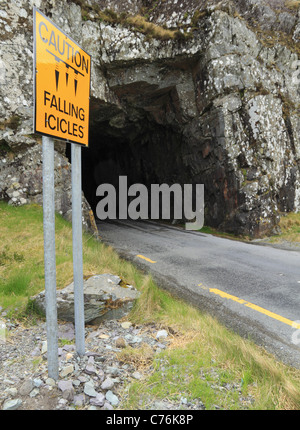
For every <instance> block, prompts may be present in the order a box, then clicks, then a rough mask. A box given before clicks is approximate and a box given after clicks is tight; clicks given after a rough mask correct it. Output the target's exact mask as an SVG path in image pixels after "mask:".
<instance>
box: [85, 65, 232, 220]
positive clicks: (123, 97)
mask: <svg viewBox="0 0 300 430" xmlns="http://www.w3.org/2000/svg"><path fill="white" fill-rule="evenodd" d="M199 64H200V61H199V58H194V59H191V58H190V59H189V60H188V61H185V60H184V59H181V60H176V62H172V63H170V64H166V63H165V62H157V63H152V64H139V65H132V66H131V67H127V68H126V69H124V68H120V69H118V68H116V69H111V70H107V71H106V80H107V90H108V91H109V92H110V93H109V97H108V100H106V101H103V100H99V99H97V98H95V97H94V98H92V99H91V104H90V106H91V108H90V139H89V142H90V143H89V148H83V150H82V170H83V172H82V173H83V192H84V195H85V197H86V199H87V200H88V202H89V204H90V206H91V208H92V210H93V212H94V215H95V218H96V220H97V217H96V206H97V203H98V201H99V197H97V195H96V190H97V187H98V186H99V185H100V184H103V183H109V184H112V185H113V186H115V188H116V190H118V183H119V177H120V176H126V177H127V182H128V187H130V185H132V184H137V183H139V184H144V185H145V186H146V187H147V188H148V189H150V186H151V184H167V185H169V186H172V185H173V184H179V185H181V186H182V187H183V185H184V184H193V185H195V184H204V199H205V214H204V218H205V224H207V225H210V226H213V227H218V226H220V225H221V224H222V222H223V221H224V220H225V218H226V216H227V215H228V214H229V213H232V212H234V211H235V210H236V207H237V205H238V203H239V202H238V201H237V200H238V199H237V188H238V185H237V179H236V176H235V175H233V174H232V170H231V171H230V168H229V167H228V164H227V155H226V152H225V150H224V147H223V140H222V139H224V121H223V118H222V115H221V114H220V109H219V108H217V107H216V108H215V107H213V106H207V107H204V106H203V103H202V102H203V100H201V99H200V98H199V100H198V99H197V94H198V90H197V88H199V85H200V84H199V81H200V80H201V79H203V75H202V71H201V68H199V67H200V66H199ZM171 206H172V203H171ZM171 214H173V211H172V208H171ZM170 221H172V219H170ZM182 221H186V220H184V219H183V220H182Z"/></svg>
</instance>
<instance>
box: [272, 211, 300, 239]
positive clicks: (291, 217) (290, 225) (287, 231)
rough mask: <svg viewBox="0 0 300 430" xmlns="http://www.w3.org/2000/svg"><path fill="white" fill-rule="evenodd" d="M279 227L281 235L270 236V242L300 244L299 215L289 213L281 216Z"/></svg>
mask: <svg viewBox="0 0 300 430" xmlns="http://www.w3.org/2000/svg"><path fill="white" fill-rule="evenodd" d="M279 227H280V230H281V233H280V234H278V235H276V236H272V237H271V238H270V241H271V242H274V243H278V242H282V241H288V242H296V243H300V213H295V212H290V213H288V214H283V215H282V216H281V218H280V222H279Z"/></svg>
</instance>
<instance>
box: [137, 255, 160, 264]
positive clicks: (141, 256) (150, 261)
mask: <svg viewBox="0 0 300 430" xmlns="http://www.w3.org/2000/svg"><path fill="white" fill-rule="evenodd" d="M137 257H139V258H142V259H143V260H146V261H148V262H149V263H153V264H154V263H156V261H153V260H150V258H147V257H145V256H144V255H140V254H139V255H137Z"/></svg>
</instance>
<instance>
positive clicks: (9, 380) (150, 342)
mask: <svg viewBox="0 0 300 430" xmlns="http://www.w3.org/2000/svg"><path fill="white" fill-rule="evenodd" d="M6 321H7V325H9V324H10V328H9V330H8V339H9V341H8V342H6V343H4V344H2V345H1V354H0V369H1V370H0V410H1V409H2V410H16V409H19V410H39V409H40V410H72V409H84V410H113V409H117V408H119V407H121V405H122V400H123V399H124V398H125V397H126V389H125V387H126V385H127V384H128V383H130V382H134V381H143V380H144V379H146V378H147V376H148V375H149V374H151V372H152V371H153V368H152V366H151V364H149V366H148V367H147V366H142V367H140V365H139V364H140V363H137V362H135V361H130V360H129V361H126V360H121V359H120V357H121V356H120V355H118V354H120V353H122V351H124V348H123V346H124V345H123V344H122V345H121V344H118V343H117V340H118V339H123V340H124V341H125V339H126V347H127V348H132V349H135V348H141V347H147V350H150V351H152V353H153V357H154V358H155V355H156V354H158V353H159V352H161V351H163V350H166V349H167V348H169V346H170V343H171V341H172V337H173V336H176V334H175V332H173V331H172V329H171V328H170V327H166V328H163V327H160V326H157V325H155V324H151V325H150V324H147V325H138V326H137V325H134V324H130V325H127V326H126V327H128V328H124V327H123V321H122V320H104V321H102V322H101V324H100V325H87V326H86V328H85V346H86V351H85V354H84V356H82V357H80V356H78V355H77V353H76V348H75V330H74V325H73V323H62V322H61V321H59V324H58V331H59V333H68V337H69V340H66V339H64V338H59V348H58V358H59V379H58V380H57V381H55V380H54V379H52V378H50V377H49V375H48V370H47V368H48V366H47V353H46V352H45V353H43V354H42V347H43V345H44V342H45V339H46V323H45V322H44V321H38V323H37V324H36V325H34V326H30V327H28V328H24V327H23V326H22V325H19V324H18V323H11V322H10V321H9V320H8V319H7V320H6ZM66 342H67V343H66ZM64 343H65V344H64ZM33 349H36V350H39V355H34V356H32V355H31V354H30V352H31V351H32V350H33ZM159 360H164V359H163V358H159ZM162 365H163V362H162ZM214 379H215V378H214ZM212 389H214V390H216V391H218V392H219V391H220V390H234V391H237V390H239V389H240V387H237V386H235V385H233V384H232V386H231V385H230V384H227V386H226V387H223V386H219V385H217V384H215V383H214V384H213V385H212ZM252 400H253V399H252V398H250V397H247V398H243V397H241V399H240V402H241V405H242V406H243V407H244V408H247V405H250V404H251V402H252ZM147 409H165V410H174V409H188V410H195V409H205V405H204V404H203V402H202V401H201V400H200V399H192V400H191V399H188V398H187V393H186V392H182V393H181V395H180V393H179V395H178V400H177V401H175V400H166V399H164V400H157V399H155V398H153V399H152V400H151V401H149V404H148V405H147Z"/></svg>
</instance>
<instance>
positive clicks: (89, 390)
mask: <svg viewBox="0 0 300 430" xmlns="http://www.w3.org/2000/svg"><path fill="white" fill-rule="evenodd" d="M84 393H85V394H86V395H87V396H89V397H96V396H97V391H96V390H95V388H94V384H93V382H92V381H88V382H86V383H85V384H84Z"/></svg>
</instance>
